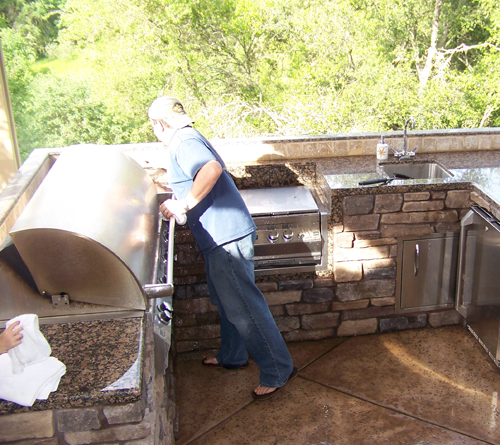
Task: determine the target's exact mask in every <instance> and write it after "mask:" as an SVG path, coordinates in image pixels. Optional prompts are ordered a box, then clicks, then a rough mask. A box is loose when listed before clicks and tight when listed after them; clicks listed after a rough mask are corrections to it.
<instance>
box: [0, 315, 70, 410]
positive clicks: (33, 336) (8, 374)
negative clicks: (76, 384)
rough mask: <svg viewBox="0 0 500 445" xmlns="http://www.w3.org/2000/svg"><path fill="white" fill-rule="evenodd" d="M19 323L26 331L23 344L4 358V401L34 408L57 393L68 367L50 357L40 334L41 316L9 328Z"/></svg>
mask: <svg viewBox="0 0 500 445" xmlns="http://www.w3.org/2000/svg"><path fill="white" fill-rule="evenodd" d="M18 320H19V321H20V322H21V326H22V327H23V331H22V334H23V339H22V342H21V344H20V345H18V346H16V347H15V348H12V349H10V350H9V351H8V353H7V354H0V398H1V399H4V400H8V401H9V402H14V403H17V404H19V405H22V406H32V405H33V403H34V402H35V400H37V399H38V400H45V399H46V398H47V397H48V396H49V394H50V393H51V392H53V391H56V390H57V387H58V386H59V381H60V379H61V377H62V376H63V375H64V374H65V373H66V366H65V365H64V364H63V363H61V362H60V361H59V360H57V359H56V358H55V357H50V354H51V352H52V350H51V348H50V345H49V343H48V342H47V340H46V339H45V337H44V336H43V334H42V333H41V332H40V329H39V325H38V316H37V315H35V314H24V315H20V316H19V317H15V318H13V319H12V320H9V321H8V322H7V323H6V325H7V326H8V325H10V324H12V323H14V322H16V321H18Z"/></svg>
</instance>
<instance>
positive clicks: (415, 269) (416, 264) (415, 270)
mask: <svg viewBox="0 0 500 445" xmlns="http://www.w3.org/2000/svg"><path fill="white" fill-rule="evenodd" d="M419 264H420V246H419V245H418V243H417V244H415V256H414V259H413V274H414V275H415V276H417V275H418V267H419Z"/></svg>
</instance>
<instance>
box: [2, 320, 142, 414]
mask: <svg viewBox="0 0 500 445" xmlns="http://www.w3.org/2000/svg"><path fill="white" fill-rule="evenodd" d="M144 324H145V323H144V320H143V318H126V319H117V320H99V321H82V322H74V323H61V324H52V325H42V326H40V331H41V332H42V334H43V335H44V337H45V338H46V339H47V341H48V342H49V344H50V346H51V348H52V357H55V358H57V359H58V360H60V361H61V362H62V363H64V364H65V365H66V374H65V375H64V376H63V377H62V378H61V381H60V382H59V387H58V389H57V391H55V392H53V393H51V394H50V396H49V398H48V399H47V400H43V401H42V400H37V401H35V403H34V404H33V406H32V407H23V406H20V405H17V404H15V403H11V402H7V401H5V400H0V415H1V414H13V413H20V412H29V411H39V410H48V409H61V408H81V407H87V406H95V405H109V404H116V403H131V402H135V401H137V400H139V399H140V398H141V381H140V380H141V373H140V370H141V357H142V350H141V344H142V338H143V328H144Z"/></svg>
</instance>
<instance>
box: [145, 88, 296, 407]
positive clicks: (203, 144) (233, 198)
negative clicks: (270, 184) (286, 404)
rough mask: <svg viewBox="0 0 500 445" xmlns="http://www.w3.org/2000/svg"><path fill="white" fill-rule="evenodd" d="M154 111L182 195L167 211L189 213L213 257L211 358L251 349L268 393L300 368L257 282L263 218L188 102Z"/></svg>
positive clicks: (238, 357) (209, 260) (235, 362)
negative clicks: (254, 212) (215, 321)
mask: <svg viewBox="0 0 500 445" xmlns="http://www.w3.org/2000/svg"><path fill="white" fill-rule="evenodd" d="M148 115H149V119H150V121H151V125H152V126H153V131H154V134H155V135H156V137H157V138H158V139H159V140H160V141H161V142H163V144H164V145H165V147H166V148H167V150H168V156H167V163H168V165H167V179H168V182H169V185H170V187H171V188H172V190H173V192H174V195H175V197H176V198H177V199H176V200H171V199H168V200H166V201H165V202H163V203H162V204H161V205H160V211H161V212H162V214H163V216H165V217H166V218H169V217H170V216H175V217H176V218H179V219H181V218H183V215H186V216H187V223H188V225H189V228H190V229H191V231H192V232H193V235H194V237H195V239H196V241H197V242H198V245H199V246H200V250H201V252H202V253H203V256H204V259H205V270H206V273H207V283H208V290H209V295H210V301H211V302H212V303H213V304H214V305H216V306H217V310H218V312H219V315H220V319H221V326H220V331H221V348H220V351H219V352H218V354H217V356H216V357H211V358H208V359H205V360H204V361H203V364H204V365H205V366H211V367H224V368H227V369H236V368H240V367H244V366H246V365H247V364H248V352H250V354H251V356H252V358H253V359H254V360H255V362H256V363H257V365H258V366H259V368H260V385H259V386H258V387H257V388H256V389H255V390H254V391H253V392H252V396H253V397H254V399H257V400H263V399H267V398H269V397H271V396H273V395H274V394H276V393H277V392H278V391H279V390H280V389H281V388H283V387H284V386H285V384H286V383H288V382H289V381H291V380H292V379H293V378H294V377H295V376H296V375H297V369H296V368H294V366H293V363H292V359H291V357H290V354H289V352H288V349H287V347H286V344H285V342H284V340H283V337H282V336H281V333H280V332H279V330H278V328H277V326H276V323H275V322H274V319H273V317H272V315H271V313H270V311H269V307H268V306H267V303H266V301H265V299H264V296H263V295H262V293H261V292H260V290H259V288H258V287H257V286H256V285H255V280H254V265H253V255H254V253H253V252H254V250H253V243H254V241H255V229H256V228H255V224H254V223H253V220H252V217H251V216H250V213H249V212H248V209H247V208H246V206H245V203H244V201H243V199H242V198H241V195H240V193H239V192H238V190H237V188H236V186H235V184H234V182H233V180H232V178H231V176H230V175H229V173H228V172H227V171H226V168H225V165H224V162H223V161H222V159H221V158H220V156H219V155H218V153H217V152H216V151H215V149H214V148H213V147H212V145H211V144H210V143H209V142H208V141H207V139H205V138H204V137H203V136H202V135H201V134H200V133H199V132H198V131H197V130H195V129H194V128H192V126H191V125H192V123H193V120H192V119H191V118H190V117H189V116H188V115H187V114H186V112H185V111H184V107H183V106H182V104H181V103H180V102H179V101H178V100H177V99H175V98H173V97H165V96H163V97H160V98H158V99H156V100H155V101H154V102H153V103H152V104H151V107H150V108H149V112H148ZM247 350H248V352H247Z"/></svg>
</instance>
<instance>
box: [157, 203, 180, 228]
mask: <svg viewBox="0 0 500 445" xmlns="http://www.w3.org/2000/svg"><path fill="white" fill-rule="evenodd" d="M160 212H161V214H162V215H163V216H164V217H165V218H166V219H167V220H168V219H169V218H170V217H171V216H173V217H174V218H175V221H176V222H177V224H179V225H181V226H182V225H184V224H186V220H187V216H186V212H187V205H186V201H185V200H183V199H181V200H180V201H177V200H175V199H167V200H166V201H163V202H162V203H161V205H160Z"/></svg>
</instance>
